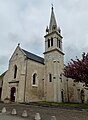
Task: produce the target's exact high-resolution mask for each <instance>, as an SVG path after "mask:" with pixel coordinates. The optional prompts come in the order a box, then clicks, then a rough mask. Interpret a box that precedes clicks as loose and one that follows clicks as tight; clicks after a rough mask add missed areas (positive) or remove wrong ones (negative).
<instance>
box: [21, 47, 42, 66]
mask: <svg viewBox="0 0 88 120" xmlns="http://www.w3.org/2000/svg"><path fill="white" fill-rule="evenodd" d="M22 50H23V52H24V53H25V54H26V56H27V58H28V59H31V60H34V61H36V62H39V63H41V64H44V58H42V57H39V56H37V55H35V54H33V53H30V52H28V51H26V50H24V49H22Z"/></svg>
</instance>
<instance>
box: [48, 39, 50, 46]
mask: <svg viewBox="0 0 88 120" xmlns="http://www.w3.org/2000/svg"><path fill="white" fill-rule="evenodd" d="M49 47H50V39H48V48H49Z"/></svg>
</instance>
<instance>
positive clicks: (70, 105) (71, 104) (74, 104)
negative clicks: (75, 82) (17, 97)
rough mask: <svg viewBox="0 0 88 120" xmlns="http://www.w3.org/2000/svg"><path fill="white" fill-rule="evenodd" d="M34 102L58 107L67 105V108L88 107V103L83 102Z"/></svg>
mask: <svg viewBox="0 0 88 120" xmlns="http://www.w3.org/2000/svg"><path fill="white" fill-rule="evenodd" d="M32 104H36V105H41V106H42V105H43V106H44V105H45V106H56V107H66V108H81V109H88V104H82V103H57V102H45V101H43V102H33V103H32Z"/></svg>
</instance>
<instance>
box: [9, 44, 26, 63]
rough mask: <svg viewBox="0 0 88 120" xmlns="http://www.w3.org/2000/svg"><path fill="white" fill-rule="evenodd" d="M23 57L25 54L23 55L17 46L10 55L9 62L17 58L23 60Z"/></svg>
mask: <svg viewBox="0 0 88 120" xmlns="http://www.w3.org/2000/svg"><path fill="white" fill-rule="evenodd" d="M24 56H25V54H24V53H23V51H22V49H21V48H20V47H19V46H17V48H16V49H15V51H14V53H13V54H12V56H11V58H10V60H9V62H11V61H15V60H16V59H17V58H18V57H19V58H23V57H24Z"/></svg>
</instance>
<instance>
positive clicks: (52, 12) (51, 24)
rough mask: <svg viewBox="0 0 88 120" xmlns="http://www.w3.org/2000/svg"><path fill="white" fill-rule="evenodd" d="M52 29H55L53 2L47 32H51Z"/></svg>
mask: <svg viewBox="0 0 88 120" xmlns="http://www.w3.org/2000/svg"><path fill="white" fill-rule="evenodd" d="M53 30H57V23H56V19H55V14H54V8H53V4H52V8H51V18H50V24H49V33H50V32H52V31H53Z"/></svg>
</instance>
